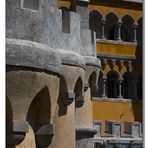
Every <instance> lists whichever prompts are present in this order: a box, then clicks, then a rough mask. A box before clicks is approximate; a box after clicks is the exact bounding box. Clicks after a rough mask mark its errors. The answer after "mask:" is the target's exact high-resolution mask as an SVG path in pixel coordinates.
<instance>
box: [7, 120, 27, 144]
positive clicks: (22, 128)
mask: <svg viewBox="0 0 148 148" xmlns="http://www.w3.org/2000/svg"><path fill="white" fill-rule="evenodd" d="M6 124H7V125H6V133H7V135H6V141H7V145H9V146H15V145H18V144H20V143H21V142H22V141H23V140H24V138H25V136H26V132H28V123H27V122H26V121H16V120H13V121H7V122H6Z"/></svg>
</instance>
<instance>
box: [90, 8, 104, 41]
mask: <svg viewBox="0 0 148 148" xmlns="http://www.w3.org/2000/svg"><path fill="white" fill-rule="evenodd" d="M101 20H102V15H101V14H100V13H99V12H98V11H96V10H94V11H92V12H90V14H89V28H90V29H91V30H92V31H95V32H96V37H97V38H101V37H102V21H101Z"/></svg>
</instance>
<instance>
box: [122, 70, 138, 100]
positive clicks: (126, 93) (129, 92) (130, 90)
mask: <svg viewBox="0 0 148 148" xmlns="http://www.w3.org/2000/svg"><path fill="white" fill-rule="evenodd" d="M135 86H136V83H135V78H134V73H132V72H130V71H127V72H125V73H124V74H123V83H122V87H123V88H122V95H123V98H125V99H135V97H136V87H135Z"/></svg>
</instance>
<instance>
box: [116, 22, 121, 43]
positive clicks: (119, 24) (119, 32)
mask: <svg viewBox="0 0 148 148" xmlns="http://www.w3.org/2000/svg"><path fill="white" fill-rule="evenodd" d="M121 25H122V23H121V22H120V21H119V22H118V38H117V40H118V41H122V40H121Z"/></svg>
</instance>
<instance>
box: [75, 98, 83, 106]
mask: <svg viewBox="0 0 148 148" xmlns="http://www.w3.org/2000/svg"><path fill="white" fill-rule="evenodd" d="M83 104H84V97H83V95H80V96H79V97H77V98H76V102H75V106H76V107H81V106H83Z"/></svg>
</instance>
